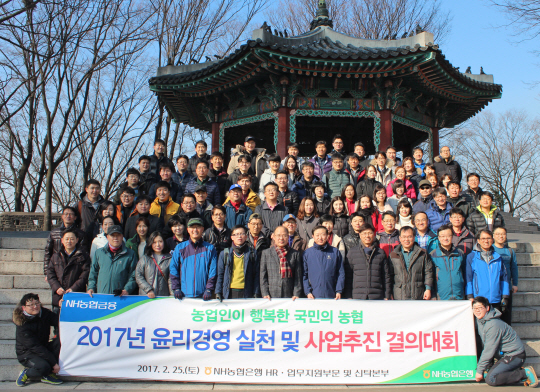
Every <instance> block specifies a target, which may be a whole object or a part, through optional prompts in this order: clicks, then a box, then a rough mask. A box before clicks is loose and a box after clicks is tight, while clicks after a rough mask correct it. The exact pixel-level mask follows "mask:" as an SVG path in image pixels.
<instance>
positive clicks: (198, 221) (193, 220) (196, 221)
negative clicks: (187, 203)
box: [187, 218, 204, 227]
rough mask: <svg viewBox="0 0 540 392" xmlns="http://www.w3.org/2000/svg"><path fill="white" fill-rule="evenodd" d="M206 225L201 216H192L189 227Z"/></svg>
mask: <svg viewBox="0 0 540 392" xmlns="http://www.w3.org/2000/svg"><path fill="white" fill-rule="evenodd" d="M197 225H198V226H204V223H203V221H202V219H201V218H191V219H190V220H189V222H188V224H187V227H191V226H197Z"/></svg>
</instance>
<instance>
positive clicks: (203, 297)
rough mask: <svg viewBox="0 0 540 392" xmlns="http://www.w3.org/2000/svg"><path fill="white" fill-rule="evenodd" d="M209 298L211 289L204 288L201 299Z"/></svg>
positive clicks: (206, 299)
mask: <svg viewBox="0 0 540 392" xmlns="http://www.w3.org/2000/svg"><path fill="white" fill-rule="evenodd" d="M211 298H212V291H210V289H206V290H205V292H204V294H203V296H202V299H203V300H205V301H209V300H210V299H211Z"/></svg>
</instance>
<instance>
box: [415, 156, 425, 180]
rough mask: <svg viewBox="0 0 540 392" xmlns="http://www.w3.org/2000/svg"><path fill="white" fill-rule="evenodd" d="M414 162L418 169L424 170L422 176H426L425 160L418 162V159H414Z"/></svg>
mask: <svg viewBox="0 0 540 392" xmlns="http://www.w3.org/2000/svg"><path fill="white" fill-rule="evenodd" d="M413 162H414V167H415V168H416V169H420V170H422V178H424V177H425V176H426V173H424V168H425V167H426V163H425V162H422V163H421V164H418V163H416V161H414V160H413Z"/></svg>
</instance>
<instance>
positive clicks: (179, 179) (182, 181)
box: [171, 171, 194, 195]
mask: <svg viewBox="0 0 540 392" xmlns="http://www.w3.org/2000/svg"><path fill="white" fill-rule="evenodd" d="M193 177H194V176H193V174H191V173H190V172H189V171H186V172H185V173H184V175H183V176H182V175H180V173H178V171H176V172H175V173H173V174H172V177H171V178H172V180H173V181H174V182H175V183H176V184H178V186H179V187H180V192H181V194H182V195H183V194H184V192H185V191H186V185H187V184H188V182H189V180H191V179H192V178H193Z"/></svg>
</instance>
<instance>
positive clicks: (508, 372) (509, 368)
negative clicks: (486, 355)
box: [486, 352, 527, 387]
mask: <svg viewBox="0 0 540 392" xmlns="http://www.w3.org/2000/svg"><path fill="white" fill-rule="evenodd" d="M526 357H527V356H526V355H525V352H522V353H520V354H517V355H513V356H506V355H505V356H504V357H502V358H501V359H499V360H498V361H497V363H496V364H495V365H493V367H492V368H491V369H490V370H489V372H488V374H487V376H486V383H487V384H488V385H491V386H492V387H494V386H497V385H507V384H515V383H517V382H520V381H521V380H524V379H525V378H527V376H526V375H525V370H523V369H522V368H521V367H522V366H523V363H524V362H525V358H526Z"/></svg>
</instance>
